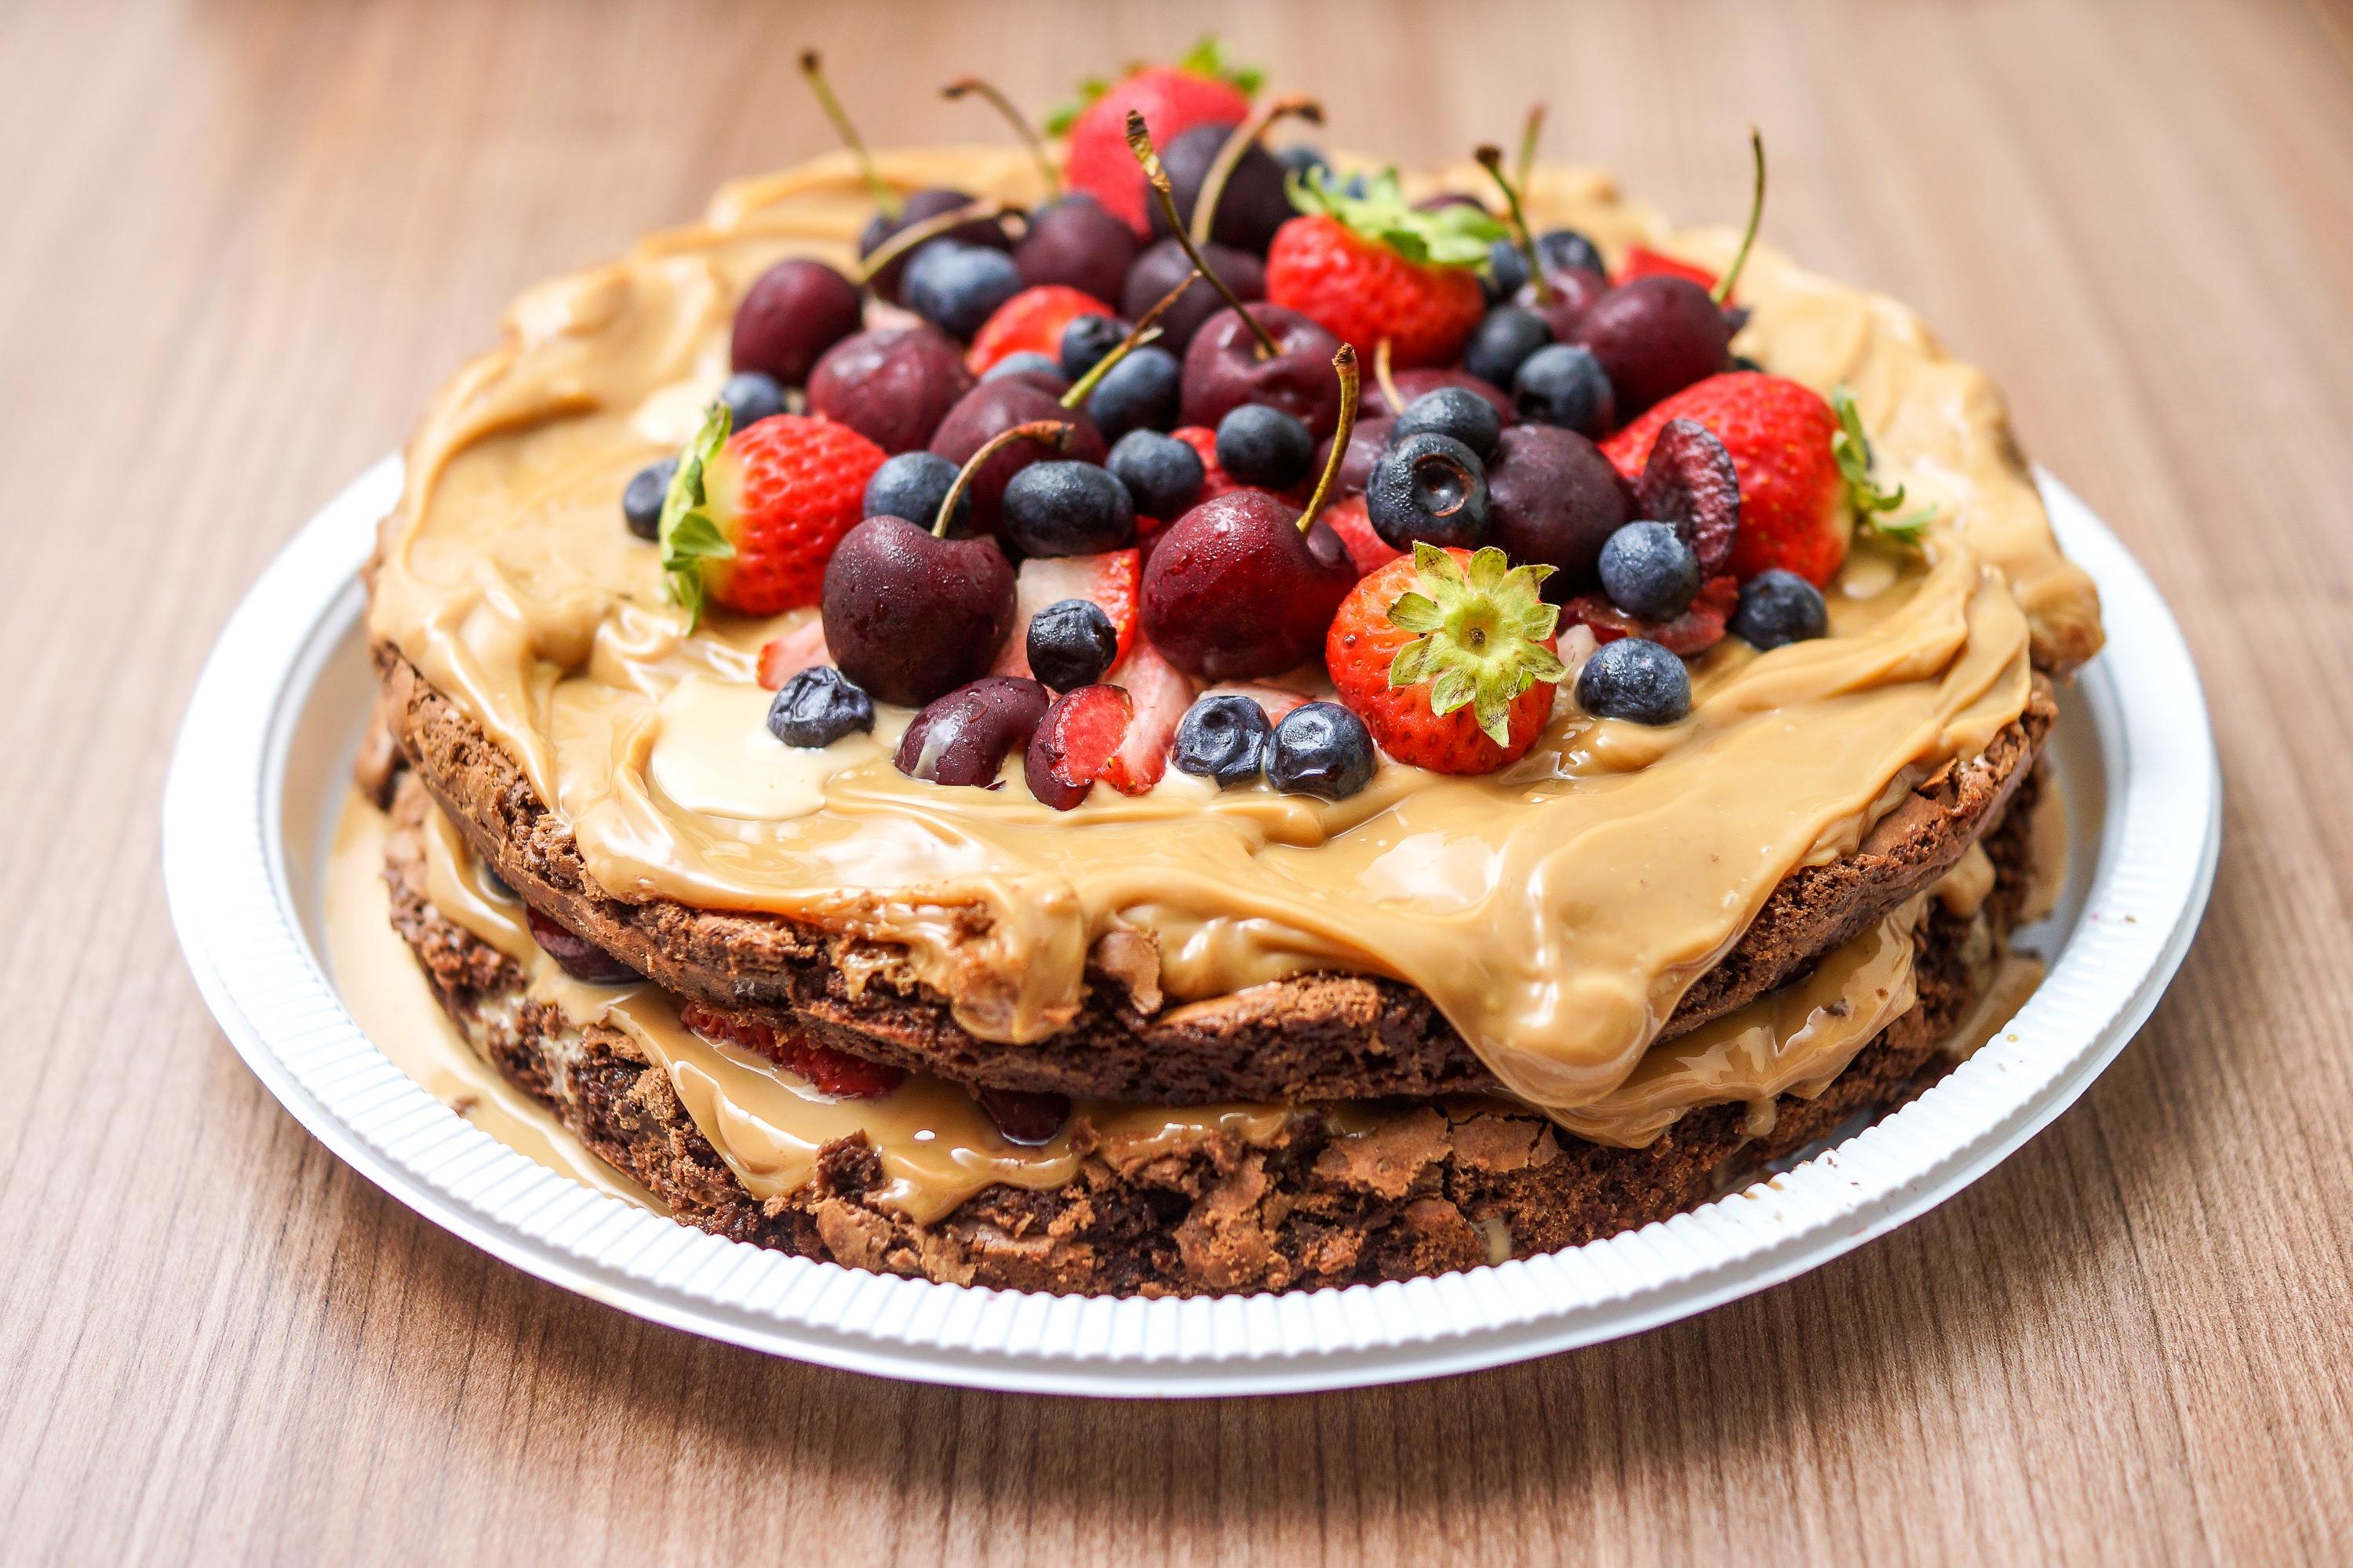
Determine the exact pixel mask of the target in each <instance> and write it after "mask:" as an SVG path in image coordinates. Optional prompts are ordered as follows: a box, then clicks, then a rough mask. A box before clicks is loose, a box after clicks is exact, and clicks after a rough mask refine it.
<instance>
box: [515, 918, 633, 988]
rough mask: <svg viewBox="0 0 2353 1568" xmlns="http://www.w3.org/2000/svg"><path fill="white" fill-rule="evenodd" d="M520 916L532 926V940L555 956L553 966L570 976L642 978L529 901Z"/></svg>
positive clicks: (590, 980)
mask: <svg viewBox="0 0 2353 1568" xmlns="http://www.w3.org/2000/svg"><path fill="white" fill-rule="evenodd" d="M523 917H524V919H525V920H526V921H528V922H529V924H530V926H531V940H532V941H533V942H537V943H539V946H540V951H541V952H544V953H546V954H547V956H548V957H550V958H552V959H554V960H555V966H556V967H557V968H558V969H561V970H563V971H564V973H566V974H569V975H570V976H572V978H573V979H575V980H577V981H580V982H582V983H583V984H588V985H631V984H636V983H637V982H638V981H640V980H643V979H644V978H645V976H644V975H642V974H639V973H638V972H637V971H636V970H634V969H632V968H630V967H629V966H628V964H626V963H622V962H621V961H620V960H619V959H617V958H615V957H614V956H613V955H612V954H610V953H608V952H606V951H605V950H604V949H603V948H601V947H598V946H597V945H596V943H595V942H590V941H589V940H588V939H587V938H586V937H585V936H579V935H575V933H574V932H573V931H570V930H568V929H567V928H565V927H564V926H560V925H558V924H556V923H555V921H554V920H552V919H550V918H549V917H547V916H546V915H543V914H541V913H540V912H539V911H538V910H535V909H533V908H532V907H531V906H530V905H529V904H525V905H524V906H523Z"/></svg>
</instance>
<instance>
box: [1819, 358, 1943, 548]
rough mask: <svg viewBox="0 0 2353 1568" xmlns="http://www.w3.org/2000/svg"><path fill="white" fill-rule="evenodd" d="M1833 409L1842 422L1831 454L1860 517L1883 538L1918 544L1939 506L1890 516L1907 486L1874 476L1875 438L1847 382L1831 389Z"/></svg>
mask: <svg viewBox="0 0 2353 1568" xmlns="http://www.w3.org/2000/svg"><path fill="white" fill-rule="evenodd" d="M1831 409H1832V411H1833V412H1835V413H1836V414H1837V415H1838V422H1839V427H1838V429H1837V431H1836V432H1835V433H1833V434H1832V435H1831V457H1832V458H1836V459H1837V461H1838V470H1839V477H1840V478H1841V479H1844V480H1845V481H1846V493H1847V499H1848V500H1850V501H1852V503H1853V505H1854V511H1855V516H1856V518H1857V519H1859V520H1860V521H1862V526H1863V527H1864V528H1866V529H1868V530H1869V531H1872V532H1873V533H1875V534H1877V535H1878V536H1879V537H1880V538H1882V539H1885V540H1889V541H1892V542H1894V543H1897V544H1905V545H1915V546H1916V545H1917V544H1919V543H1920V542H1921V541H1922V540H1924V539H1925V538H1926V537H1927V533H1928V524H1929V523H1931V522H1932V521H1935V520H1936V508H1935V507H1932V506H1924V507H1920V508H1918V509H1916V510H1913V511H1909V512H1906V513H1905V514H1904V515H1903V516H1902V517H1890V516H1888V515H1887V514H1888V513H1890V512H1892V511H1894V510H1895V509H1896V508H1897V507H1900V506H1902V505H1903V504H1904V487H1903V486H1902V485H1898V486H1896V487H1895V488H1894V489H1892V490H1890V489H1884V488H1883V487H1882V486H1881V485H1880V483H1879V481H1878V480H1876V479H1873V478H1872V477H1871V461H1872V459H1871V437H1869V436H1868V435H1866V434H1864V432H1863V428H1862V413H1861V412H1860V411H1859V410H1858V409H1857V408H1856V407H1855V405H1854V395H1852V393H1850V392H1848V391H1847V389H1846V385H1845V384H1844V383H1841V384H1839V385H1837V386H1834V387H1832V388H1831Z"/></svg>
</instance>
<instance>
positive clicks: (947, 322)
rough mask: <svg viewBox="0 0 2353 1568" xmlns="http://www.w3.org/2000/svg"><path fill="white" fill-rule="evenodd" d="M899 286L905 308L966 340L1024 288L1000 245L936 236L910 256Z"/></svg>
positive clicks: (942, 329) (1019, 274)
mask: <svg viewBox="0 0 2353 1568" xmlns="http://www.w3.org/2000/svg"><path fill="white" fill-rule="evenodd" d="M899 292H900V297H901V298H902V300H904V301H905V302H906V306H907V309H909V310H913V311H914V312H915V314H917V315H918V316H921V317H923V320H925V321H929V322H931V324H932V325H934V326H935V327H937V328H939V330H940V331H944V332H945V333H947V335H948V336H950V337H952V338H958V339H964V340H967V341H968V340H970V338H971V337H972V335H973V334H974V333H975V332H976V331H980V329H981V326H982V324H983V323H984V322H986V321H987V320H988V318H989V317H991V316H992V315H995V314H996V313H997V307H998V306H999V305H1002V304H1004V303H1005V301H1007V300H1010V299H1011V298H1013V296H1014V295H1016V294H1018V293H1019V292H1021V269H1020V268H1018V267H1017V266H1015V265H1014V261H1013V258H1011V257H1010V256H1008V255H1006V254H1005V252H1003V251H1001V250H992V249H990V248H989V247H987V246H980V245H959V244H957V243H956V242H955V240H953V239H934V240H933V241H931V242H930V243H929V244H927V245H924V246H923V247H921V248H920V249H918V250H917V251H916V252H915V254H914V257H913V258H912V259H911V260H909V262H908V263H907V272H906V276H905V277H904V278H902V279H900V282H899Z"/></svg>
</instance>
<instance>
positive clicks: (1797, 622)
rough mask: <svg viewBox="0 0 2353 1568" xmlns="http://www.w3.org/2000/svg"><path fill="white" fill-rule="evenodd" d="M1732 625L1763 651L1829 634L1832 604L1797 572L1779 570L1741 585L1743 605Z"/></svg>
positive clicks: (1733, 631)
mask: <svg viewBox="0 0 2353 1568" xmlns="http://www.w3.org/2000/svg"><path fill="white" fill-rule="evenodd" d="M1731 625H1732V635H1733V636H1734V637H1739V638H1742V639H1743V640H1745V641H1746V642H1747V643H1748V644H1749V645H1750V646H1752V647H1756V648H1757V649H1758V650H1759V651H1760V652H1761V651H1762V650H1764V649H1766V648H1773V647H1781V646H1782V645H1783V644H1784V643H1793V642H1806V641H1809V640H1810V639H1812V638H1814V637H1822V636H1825V635H1827V634H1828V633H1829V631H1830V629H1831V613H1830V605H1828V604H1827V603H1825V602H1824V601H1823V598H1822V591H1821V590H1820V588H1817V587H1815V586H1814V585H1813V584H1811V583H1809V582H1807V581H1806V580H1805V579H1804V578H1803V577H1800V576H1799V575H1798V574H1796V573H1795V572H1784V571H1782V570H1780V569H1779V568H1778V567H1776V568H1774V569H1773V570H1771V571H1769V572H1759V573H1758V574H1757V575H1756V576H1754V577H1751V578H1750V579H1749V580H1748V581H1747V582H1746V583H1743V584H1741V585H1740V606H1739V608H1737V609H1736V610H1735V611H1734V612H1733V614H1732V623H1731Z"/></svg>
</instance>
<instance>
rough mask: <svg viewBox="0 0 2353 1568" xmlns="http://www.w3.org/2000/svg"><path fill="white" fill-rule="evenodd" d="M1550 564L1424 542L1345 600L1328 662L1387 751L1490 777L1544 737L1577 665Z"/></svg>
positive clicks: (1328, 644) (1328, 641) (1404, 759)
mask: <svg viewBox="0 0 2353 1568" xmlns="http://www.w3.org/2000/svg"><path fill="white" fill-rule="evenodd" d="M1551 574H1552V568H1551V567H1549V566H1514V565H1512V564H1510V563H1508V562H1507V561H1505V560H1504V552H1502V551H1500V550H1497V549H1495V548H1493V546H1489V547H1488V548H1486V549H1482V550H1480V551H1478V552H1475V553H1474V552H1471V551H1468V550H1441V549H1440V548H1439V547H1438V546H1437V545H1434V544H1425V543H1417V544H1415V546H1414V547H1413V553H1412V554H1411V555H1409V556H1400V557H1399V558H1398V559H1397V560H1395V561H1392V562H1390V563H1388V565H1386V566H1384V567H1382V568H1380V569H1379V570H1378V571H1377V572H1374V573H1373V574H1370V575H1369V576H1367V577H1366V578H1365V579H1364V580H1363V581H1361V582H1359V583H1358V584H1356V587H1355V588H1354V589H1352V590H1351V591H1350V592H1349V595H1348V596H1347V598H1346V599H1345V600H1343V601H1342V602H1341V605H1340V613H1339V614H1338V615H1337V616H1334V617H1333V620H1332V629H1331V631H1330V633H1329V634H1327V635H1326V637H1325V639H1324V664H1325V666H1326V668H1329V670H1330V671H1331V675H1332V684H1333V685H1334V686H1335V687H1336V688H1338V689H1339V693H1340V700H1341V701H1343V702H1345V703H1346V704H1347V705H1348V706H1349V707H1350V708H1352V709H1354V710H1356V714H1357V716H1358V717H1360V718H1362V719H1363V720H1364V721H1365V727H1366V729H1368V730H1370V731H1372V732H1373V739H1374V740H1376V741H1377V742H1380V747H1381V750H1382V751H1384V752H1388V754H1389V755H1390V756H1391V757H1393V758H1395V759H1396V760H1397V761H1398V762H1400V763H1411V764H1413V765H1414V766H1416V767H1422V768H1429V769H1430V770H1432V771H1433V772H1436V773H1493V772H1494V771H1495V770H1496V769H1497V768H1500V767H1503V766H1504V765H1505V764H1506V763H1514V762H1516V761H1518V760H1519V759H1520V758H1521V757H1524V756H1525V755H1526V754H1527V752H1528V748H1529V747H1531V746H1533V745H1535V740H1536V736H1537V734H1538V733H1539V732H1540V731H1542V730H1543V729H1544V725H1545V721H1546V719H1548V718H1550V717H1551V715H1552V705H1553V699H1554V697H1555V695H1556V692H1555V686H1556V683H1557V682H1558V681H1559V680H1560V679H1562V678H1563V677H1564V676H1566V675H1567V673H1568V671H1567V667H1566V666H1565V665H1563V664H1562V663H1561V661H1560V656H1559V655H1558V654H1557V653H1556V651H1555V644H1554V637H1553V627H1554V626H1555V624H1556V621H1557V619H1558V616H1559V613H1560V612H1559V611H1558V610H1557V609H1556V607H1554V606H1553V605H1547V604H1546V603H1545V602H1544V597H1543V593H1542V589H1543V585H1544V580H1545V579H1546V577H1547V576H1549V575H1551Z"/></svg>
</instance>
